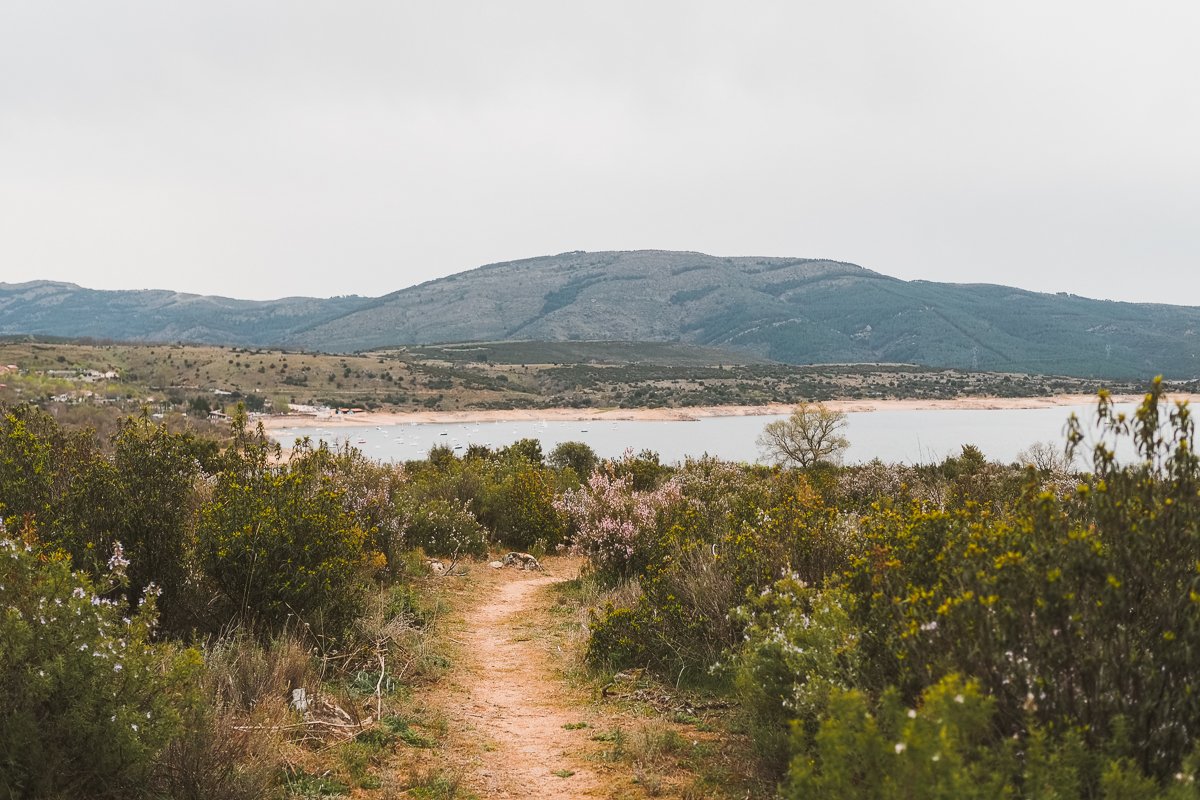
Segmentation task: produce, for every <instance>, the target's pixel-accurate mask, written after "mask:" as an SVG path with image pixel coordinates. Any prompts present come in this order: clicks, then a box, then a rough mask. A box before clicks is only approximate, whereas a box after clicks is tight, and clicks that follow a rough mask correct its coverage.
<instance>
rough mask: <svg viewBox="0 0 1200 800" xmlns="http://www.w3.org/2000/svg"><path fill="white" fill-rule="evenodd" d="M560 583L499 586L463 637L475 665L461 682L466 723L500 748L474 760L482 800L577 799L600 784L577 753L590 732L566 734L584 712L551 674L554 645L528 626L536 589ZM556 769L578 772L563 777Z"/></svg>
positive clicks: (533, 580) (470, 617)
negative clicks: (521, 799) (520, 799)
mask: <svg viewBox="0 0 1200 800" xmlns="http://www.w3.org/2000/svg"><path fill="white" fill-rule="evenodd" d="M558 580H562V579H561V578H555V577H550V576H533V577H528V578H526V577H522V578H521V579H519V580H514V581H512V582H509V583H503V584H501V585H499V586H496V587H495V591H494V592H491V593H489V595H488V596H487V598H486V599H485V600H484V602H483V603H481V604H480V605H478V606H475V607H474V608H472V609H470V610H469V611H468V612H467V613H466V614H465V615H464V620H465V622H466V626H465V629H464V630H460V631H459V632H458V633H457V635H458V636H463V637H465V638H464V640H463V643H464V644H465V645H466V647H465V648H464V649H465V651H466V652H467V653H468V654H469V657H470V658H471V659H472V661H473V662H474V663H472V664H471V669H470V672H469V675H467V676H463V678H462V681H463V689H464V690H465V691H466V694H467V698H466V702H465V707H464V708H463V711H462V713H463V716H464V717H465V720H464V721H467V722H469V723H470V724H472V725H473V726H474V727H475V729H476V731H477V732H478V733H479V734H482V736H483V738H484V739H485V740H486V741H488V742H490V743H491V745H492V746H493V747H494V749H492V750H490V751H488V750H484V751H483V752H481V753H479V755H478V756H477V757H476V758H475V759H474V762H475V764H474V775H472V776H471V778H472V779H471V781H470V782H471V783H472V784H474V786H475V787H476V791H479V792H480V793H481V794H482V795H483V796H484V797H513V798H517V797H543V798H564V799H565V798H577V797H586V796H589V795H590V794H592V793H594V792H596V791H597V790H598V789H599V787H600V785H601V784H600V779H599V777H598V776H597V775H596V773H595V771H594V770H593V769H592V768H591V765H590V764H589V762H587V761H584V760H583V759H582V758H580V757H579V755H578V753H579V752H580V751H581V750H584V749H587V744H588V735H587V734H588V733H589V731H588V730H587V729H585V730H566V729H564V728H563V725H565V724H568V723H574V722H579V721H580V715H581V712H582V711H583V710H584V709H582V708H580V707H578V706H573V705H571V697H570V694H571V692H570V690H569V689H568V687H567V685H566V683H565V682H564V681H561V680H559V679H557V678H556V677H555V675H554V674H553V668H552V666H551V664H550V663H549V654H548V653H547V652H546V650H547V648H548V647H550V645H549V644H548V643H547V641H546V640H544V639H542V638H540V637H538V636H536V633H537V631H536V629H533V628H530V627H528V626H527V625H524V624H522V623H523V622H528V620H529V618H530V617H531V615H533V613H534V612H535V609H536V606H537V599H536V595H537V593H538V590H539V589H540V588H541V587H542V586H545V585H546V584H548V583H553V582H555V581H558ZM556 770H569V771H572V772H574V773H575V774H574V775H571V776H570V777H567V778H562V777H559V776H558V775H555V774H554V772H555V771H556Z"/></svg>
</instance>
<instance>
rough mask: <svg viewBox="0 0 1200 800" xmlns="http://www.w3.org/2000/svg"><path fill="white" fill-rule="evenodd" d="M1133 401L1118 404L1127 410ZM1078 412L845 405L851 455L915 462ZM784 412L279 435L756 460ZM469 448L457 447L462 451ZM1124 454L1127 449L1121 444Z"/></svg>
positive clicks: (393, 452) (417, 447)
mask: <svg viewBox="0 0 1200 800" xmlns="http://www.w3.org/2000/svg"><path fill="white" fill-rule="evenodd" d="M1129 408H1132V407H1131V406H1130V407H1126V406H1121V407H1119V409H1120V410H1123V411H1125V410H1129ZM1072 412H1074V413H1075V414H1076V415H1077V416H1079V417H1080V419H1082V420H1090V419H1092V418H1093V417H1094V414H1095V404H1092V403H1089V404H1087V405H1081V406H1058V407H1056V408H1030V409H1005V410H976V409H963V410H944V409H939V410H931V411H910V410H880V411H860V412H851V413H848V414H847V415H846V416H847V421H848V422H849V425H848V427H847V428H846V430H845V435H846V437H847V438H848V439H849V440H850V450H849V451H848V452H847V454H846V458H845V460H846V462H847V463H853V462H865V461H870V460H871V459H873V458H878V459H880V460H882V461H885V462H903V463H909V464H915V463H929V462H932V461H941V460H942V459H943V458H945V457H946V456H947V455H956V454H958V453H959V452H960V450H961V448H962V446H963V445H964V444H973V445H975V446H976V447H978V448H979V449H980V450H982V451H983V454H984V455H985V456H987V458H988V459H989V460H992V461H1001V462H1011V461H1014V460H1016V456H1017V453H1018V452H1020V451H1021V450H1024V449H1025V448H1027V447H1028V446H1029V445H1031V444H1033V443H1034V442H1039V441H1042V442H1050V443H1052V444H1054V445H1055V446H1062V445H1063V444H1065V442H1066V423H1067V419H1068V418H1069V417H1070V415H1071V413H1072ZM777 419H783V417H779V416H762V417H709V418H705V419H701V420H697V421H695V422H650V421H641V420H639V421H617V422H613V421H611V420H610V421H605V422H597V421H589V422H480V423H473V422H472V423H453V424H448V425H436V424H411V423H403V424H398V425H380V426H378V427H376V426H374V425H369V426H362V427H336V428H290V429H287V430H281V431H277V432H275V433H274V434H273V437H274V438H275V440H276V441H278V442H280V443H281V444H283V445H284V446H290V445H291V444H292V443H293V441H294V440H295V439H296V438H297V437H301V436H311V437H312V438H313V440H320V439H323V440H325V441H327V442H329V443H330V444H331V445H338V446H340V445H342V444H343V443H345V442H350V443H351V444H352V445H353V446H355V447H357V448H359V449H360V450H362V451H363V453H364V454H366V455H367V456H369V457H371V458H379V459H383V460H387V461H408V460H413V459H420V458H424V457H425V455H426V453H427V452H428V450H429V448H430V447H432V446H435V445H439V444H445V445H448V446H450V447H452V448H454V447H461V448H462V450H465V449H466V447H467V446H468V445H470V444H484V445H488V446H489V447H492V448H498V447H504V446H507V445H510V444H512V443H513V442H516V441H517V440H519V439H525V438H532V439H539V440H541V443H542V452H544V453H549V452H550V450H552V449H553V448H554V447H555V446H556V445H558V444H560V443H562V442H572V441H574V442H586V443H587V444H588V445H590V446H591V447H592V449H593V450H595V451H596V453H597V454H598V455H599V456H601V457H602V458H616V457H619V456H620V455H621V453H622V452H623V451H624V450H625V449H626V448H627V447H632V448H634V450H635V451H640V450H642V449H643V448H649V449H650V450H654V451H656V452H658V454H659V456H660V457H661V458H662V460H663V461H664V462H666V463H670V462H676V461H683V459H684V458H685V457H687V456H700V455H703V454H705V453H708V454H709V455H712V456H718V457H720V458H722V459H725V460H728V461H751V462H752V461H757V460H759V454H758V451H757V448H756V447H755V444H754V440H755V439H756V438H757V437H758V435H759V433H760V432H761V431H762V429H763V426H764V425H766V424H767V423H768V422H773V421H775V420H777ZM461 452H462V451H459V454H460V455H461ZM1120 455H1121V456H1122V457H1124V458H1127V457H1129V456H1130V455H1131V453H1126V452H1125V451H1124V448H1122V450H1121V452H1120Z"/></svg>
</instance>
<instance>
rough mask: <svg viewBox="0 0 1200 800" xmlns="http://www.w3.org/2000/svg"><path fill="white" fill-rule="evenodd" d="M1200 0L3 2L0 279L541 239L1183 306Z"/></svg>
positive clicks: (468, 250)
mask: <svg viewBox="0 0 1200 800" xmlns="http://www.w3.org/2000/svg"><path fill="white" fill-rule="evenodd" d="M1198 31H1200V3H1196V2H1194V0H1187V1H1186V2H1159V1H1157V0H1155V2H1132V1H1131V2H1127V3H1113V2H1097V1H1096V0H1090V1H1089V2H1072V3H1067V2H1052V0H1038V1H1037V2H1012V1H1011V0H1006V1H1005V2H994V3H978V2H967V3H965V2H962V1H961V0H951V1H948V2H941V3H937V2H922V1H921V0H916V1H913V0H907V1H906V2H895V1H894V0H887V1H886V2H853V1H852V0H828V2H796V1H795V0H793V1H792V2H784V3H748V2H737V3H734V2H728V3H705V2H697V0H688V1H687V2H652V1H651V0H638V1H637V2H630V3H619V2H608V1H606V2H603V3H601V2H562V0H554V1H553V2H543V3H515V2H494V1H493V0H487V1H486V2H476V3H455V2H446V0H437V2H429V1H428V0H425V2H421V3H402V2H378V3H366V2H337V3H335V2H328V0H326V2H297V0H286V2H248V1H247V0H238V2H214V0H204V2H195V3H189V2H178V1H177V0H171V2H162V0H152V1H151V2H141V3H136V2H135V3H123V2H110V1H106V2H102V3H97V2H79V3H60V2H52V1H51V0H31V1H30V2H10V0H0V281H8V282H14V281H25V280H34V279H52V280H64V281H72V282H75V283H79V284H81V285H84V286H89V287H93V288H102V289H118V288H122V289H125V288H128V289H140V288H170V289H178V290H182V291H190V292H201V293H211V294H223V295H228V296H234V297H246V298H256V299H267V298H274V297H282V296H287V295H317V296H329V295H337V294H363V295H380V294H384V293H387V292H390V291H394V290H396V289H400V288H403V287H405V286H410V285H413V284H416V283H419V282H421V281H425V280H429V279H432V278H437V277H441V276H444V275H449V274H452V273H455V272H461V271H464V270H468V269H472V268H474V267H477V266H480V265H482V264H486V263H491V262H496V261H507V260H511V259H518V258H527V257H532V256H538V255H547V254H553V253H559V252H563V251H566V250H632V249H641V248H656V249H670V250H697V251H701V252H705V253H711V254H715V255H722V256H735V255H738V256H740V255H754V256H798V257H825V258H833V259H838V260H842V261H850V262H853V263H856V264H860V265H862V266H864V267H867V268H869V269H873V270H876V271H878V272H882V273H886V274H888V275H894V276H896V277H900V278H904V279H909V280H911V279H925V280H937V281H956V282H990V283H1004V284H1011V285H1016V286H1021V287H1024V288H1028V289H1035V290H1040V291H1051V292H1057V291H1070V292H1074V293H1076V294H1082V295H1087V296H1092V297H1106V298H1112V299H1117V300H1136V301H1154V302H1167V303H1182V304H1189V305H1200V269H1197V266H1198V263H1200V44H1198V43H1197V33H1198Z"/></svg>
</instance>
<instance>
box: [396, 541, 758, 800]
mask: <svg viewBox="0 0 1200 800" xmlns="http://www.w3.org/2000/svg"><path fill="white" fill-rule="evenodd" d="M582 563H583V562H582V560H580V559H575V558H566V557H549V558H545V559H543V560H542V564H543V566H544V567H545V570H544V571H543V572H525V571H521V570H518V569H516V568H515V567H511V566H510V567H504V568H502V569H494V568H492V567H490V566H489V565H488V564H487V563H486V562H485V563H475V564H471V565H469V566H468V571H467V574H466V575H465V576H463V577H458V576H454V575H451V576H447V577H445V578H435V579H431V582H433V583H435V584H440V586H439V588H438V591H439V592H440V595H441V597H442V598H443V599H444V600H445V601H446V602H448V603H449V605H450V607H451V611H450V612H449V613H447V614H445V615H443V618H442V621H441V622H439V624H438V631H439V633H438V635H441V636H443V637H445V638H446V639H448V640H449V641H450V642H452V643H453V644H454V645H455V646H456V647H457V648H458V651H457V653H456V655H455V656H454V658H453V659H452V660H453V667H452V668H451V670H450V672H449V673H448V674H445V675H443V676H441V677H440V678H439V679H438V680H437V681H436V682H435V683H433V684H432V685H428V686H426V687H425V688H422V689H419V690H418V691H417V694H416V695H415V696H413V697H412V698H411V700H412V702H413V703H414V704H415V705H416V706H419V707H423V708H424V709H425V710H426V711H430V710H432V711H434V712H435V713H436V714H438V715H440V716H441V717H442V718H443V719H444V720H445V722H446V733H445V735H444V736H442V737H440V739H439V742H438V746H437V747H436V748H435V750H434V751H432V752H430V751H422V753H423V756H422V759H421V760H422V761H423V762H424V763H423V768H425V769H428V768H434V769H436V770H440V771H442V772H443V773H444V774H448V775H453V776H456V777H457V778H459V779H461V785H462V787H463V788H464V789H466V790H468V791H469V792H470V793H473V794H474V795H476V796H478V797H479V798H481V799H490V798H550V799H551V800H566V799H567V798H599V797H604V798H643V797H647V796H656V795H664V796H669V797H680V796H682V797H710V796H720V797H726V796H730V794H729V793H730V792H734V793H735V794H736V797H739V798H741V797H743V796H746V797H752V796H753V797H760V796H767V791H766V790H765V785H764V784H761V783H755V782H754V781H755V780H757V779H756V778H755V777H754V776H753V774H752V773H753V768H752V767H751V766H750V765H749V763H748V760H747V758H746V757H745V754H746V747H747V745H748V739H747V738H746V737H745V736H744V735H741V734H736V735H735V734H733V733H731V732H730V731H729V730H728V729H727V728H726V726H725V724H724V722H723V721H722V719H721V713H723V712H717V713H716V714H712V713H710V712H707V711H702V710H697V711H695V712H694V713H696V714H697V715H698V716H703V717H704V718H705V719H704V721H705V722H706V724H705V725H699V724H697V723H698V722H700V720H698V719H696V718H691V719H690V721H689V719H687V718H684V719H680V718H678V717H679V714H678V712H679V711H680V709H683V708H687V710H688V713H689V714H690V713H693V712H692V709H691V707H690V706H691V705H694V703H693V701H692V700H691V699H687V698H691V697H692V695H691V694H690V693H689V692H686V691H685V692H682V693H681V692H679V691H678V690H677V689H676V688H675V687H672V686H667V685H662V684H658V683H657V682H655V681H654V680H653V678H652V677H651V676H650V675H648V674H647V675H645V676H644V678H643V677H642V676H641V675H640V673H641V672H642V671H641V670H635V671H633V672H634V673H637V676H635V677H630V676H629V675H626V676H624V677H623V676H622V675H620V674H619V675H617V676H615V679H614V681H613V682H612V683H607V684H605V681H606V680H607V679H605V678H604V677H603V676H599V675H593V674H589V673H587V672H586V671H584V670H583V668H582V666H581V664H580V661H579V655H580V652H581V648H582V647H583V645H584V642H585V640H584V635H583V631H582V630H581V629H580V627H579V625H578V623H579V621H580V620H579V616H578V615H579V613H580V612H579V609H578V606H577V603H576V602H575V601H566V600H562V599H560V595H559V594H557V593H556V592H554V591H553V590H552V589H551V588H550V587H551V584H554V583H556V582H559V581H565V580H569V579H571V578H574V577H576V576H577V575H578V574H579V568H580V566H581V565H582ZM710 705H712V704H710ZM567 726H570V727H569V728H568V727H567ZM618 732H619V733H618ZM614 736H619V737H620V742H619V743H617V744H614V743H613V742H614V741H615V740H614V738H613V737H614ZM656 743H657V744H656ZM698 787H699V788H698ZM701 789H702V791H701Z"/></svg>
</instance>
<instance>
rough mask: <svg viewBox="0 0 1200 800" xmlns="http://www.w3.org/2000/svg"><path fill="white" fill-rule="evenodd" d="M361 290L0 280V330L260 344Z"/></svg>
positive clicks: (335, 312) (331, 314) (356, 300)
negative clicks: (229, 289) (276, 291)
mask: <svg viewBox="0 0 1200 800" xmlns="http://www.w3.org/2000/svg"><path fill="white" fill-rule="evenodd" d="M369 302H371V300H370V298H365V297H333V298H329V299H320V298H315V297H288V298H284V299H283V300H267V301H256V300H233V299H231V298H228V297H212V296H206V295H197V294H182V293H180V292H171V291H163V290H154V289H151V290H145V291H119V292H107V291H99V290H96V289H84V288H83V287H80V286H76V285H75V284H73V283H57V282H54V281H30V282H28V283H0V335H12V334H45V335H50V336H65V337H71V338H79V337H91V338H94V339H116V340H125V341H151V342H179V341H183V342H203V343H205V344H237V345H254V346H263V345H268V344H272V343H274V342H278V341H279V340H281V339H283V338H285V337H287V336H288V335H290V334H292V333H294V332H296V331H298V330H301V329H303V328H307V327H311V326H312V325H320V324H321V323H323V322H326V321H328V320H332V319H336V318H337V317H340V316H343V315H345V314H348V313H350V312H352V311H355V310H357V309H359V308H362V307H363V306H364V305H366V304H367V303H369Z"/></svg>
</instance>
